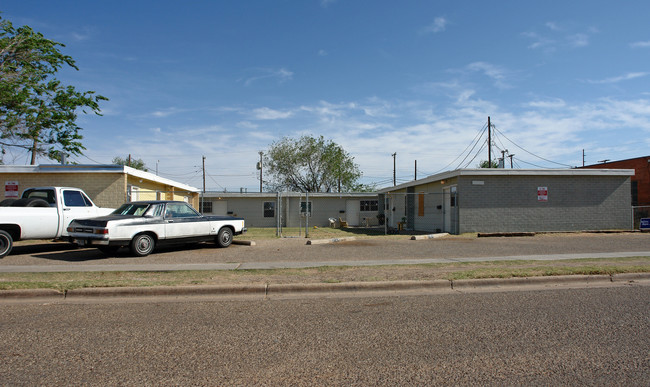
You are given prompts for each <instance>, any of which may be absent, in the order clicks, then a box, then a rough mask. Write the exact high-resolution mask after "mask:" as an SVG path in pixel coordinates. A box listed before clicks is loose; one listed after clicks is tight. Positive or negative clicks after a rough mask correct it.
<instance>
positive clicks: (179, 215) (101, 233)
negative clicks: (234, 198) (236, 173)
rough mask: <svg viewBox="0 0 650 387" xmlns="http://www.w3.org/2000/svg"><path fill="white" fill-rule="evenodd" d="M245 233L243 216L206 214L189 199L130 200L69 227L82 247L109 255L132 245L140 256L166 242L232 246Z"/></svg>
mask: <svg viewBox="0 0 650 387" xmlns="http://www.w3.org/2000/svg"><path fill="white" fill-rule="evenodd" d="M244 232H246V228H245V227H244V219H242V218H235V217H232V216H204V215H201V214H200V213H199V212H197V211H196V210H195V209H194V208H192V207H191V206H190V205H189V204H187V203H185V202H179V201H168V200H156V201H138V202H131V203H126V204H123V205H122V206H121V207H120V208H118V209H117V210H115V211H114V212H113V213H112V214H110V215H108V216H101V217H97V218H91V219H75V220H74V221H72V222H71V223H70V226H68V233H69V234H70V237H71V238H72V239H73V240H74V242H75V243H77V244H79V245H80V246H91V247H97V248H98V249H100V250H102V251H104V252H105V253H108V254H111V253H115V252H116V251H117V250H118V249H119V248H120V247H122V246H128V247H129V248H130V249H131V253H132V254H133V255H136V256H139V257H144V256H146V255H149V254H150V253H151V252H152V251H153V250H154V248H155V247H156V245H158V244H163V243H167V244H169V243H187V242H203V241H214V242H215V243H216V245H217V246H219V247H228V246H230V244H231V243H232V240H233V236H235V235H239V234H242V233H244Z"/></svg>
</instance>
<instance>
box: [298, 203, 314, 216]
mask: <svg viewBox="0 0 650 387" xmlns="http://www.w3.org/2000/svg"><path fill="white" fill-rule="evenodd" d="M311 210H312V208H311V202H309V210H307V202H300V213H301V214H304V213H305V212H309V213H310V214H311Z"/></svg>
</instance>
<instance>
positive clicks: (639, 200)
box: [582, 156, 650, 206]
mask: <svg viewBox="0 0 650 387" xmlns="http://www.w3.org/2000/svg"><path fill="white" fill-rule="evenodd" d="M582 168H593V169H634V172H635V173H634V176H632V178H631V179H630V180H631V185H632V187H631V189H632V205H633V206H650V156H644V157H637V158H634V159H628V160H620V161H607V162H605V163H601V164H595V165H587V166H584V167H582Z"/></svg>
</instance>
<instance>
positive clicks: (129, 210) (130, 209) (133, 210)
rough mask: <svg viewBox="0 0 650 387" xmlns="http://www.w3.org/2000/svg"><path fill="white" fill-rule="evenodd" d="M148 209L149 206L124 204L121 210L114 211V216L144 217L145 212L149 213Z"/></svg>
mask: <svg viewBox="0 0 650 387" xmlns="http://www.w3.org/2000/svg"><path fill="white" fill-rule="evenodd" d="M148 208H149V204H138V203H126V204H122V206H121V207H120V208H118V209H117V210H115V211H113V215H135V216H142V215H144V213H145V212H147V209H148Z"/></svg>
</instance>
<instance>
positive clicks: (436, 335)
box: [0, 285, 650, 386]
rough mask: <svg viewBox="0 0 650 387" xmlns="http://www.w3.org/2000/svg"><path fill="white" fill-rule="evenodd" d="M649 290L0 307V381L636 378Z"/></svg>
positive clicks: (642, 379)
mask: <svg viewBox="0 0 650 387" xmlns="http://www.w3.org/2000/svg"><path fill="white" fill-rule="evenodd" d="M649 300H650V287H648V286H645V287H641V286H633V285H632V286H623V287H617V288H609V287H608V288H589V289H552V290H547V291H519V292H492V293H465V292H454V293H445V294H419V295H408V296H403V295H400V296H390V297H386V296H363V297H332V298H328V297H318V298H304V297H301V298H297V299H278V298H264V299H250V298H247V299H244V300H223V299H221V298H216V299H211V300H209V301H205V300H201V301H200V302H197V301H196V300H195V299H192V300H188V299H179V300H177V302H160V301H159V300H158V299H154V300H150V301H149V302H143V303H132V302H131V301H130V300H128V299H114V300H112V301H111V302H104V303H97V302H89V303H83V304H76V303H63V302H58V303H53V302H43V303H38V304H36V303H34V304H2V303H0V326H1V327H2V329H0V350H1V351H2V354H3V355H2V362H0V385H3V386H4V385H7V386H22V385H29V386H46V385H47V386H50V385H52V386H64V385H66V386H67V385H89V386H90V385H97V386H105V385H111V386H113V385H119V386H154V385H155V386H178V385H184V386H189V385H202V386H223V385H240V386H260V385H269V386H275V385H295V386H306V385H328V386H329V385H334V386H377V385H390V386H401V385H426V386H431V385H467V386H470V385H472V386H473V385H481V386H513V385H545V386H554V385H559V386H573V385H590V386H646V385H648V380H650V357H649V356H648V348H650V318H649V315H648V308H649V307H650V304H649V302H650V301H649Z"/></svg>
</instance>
